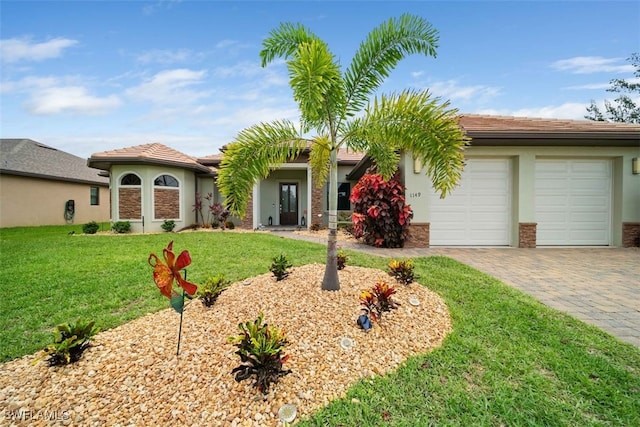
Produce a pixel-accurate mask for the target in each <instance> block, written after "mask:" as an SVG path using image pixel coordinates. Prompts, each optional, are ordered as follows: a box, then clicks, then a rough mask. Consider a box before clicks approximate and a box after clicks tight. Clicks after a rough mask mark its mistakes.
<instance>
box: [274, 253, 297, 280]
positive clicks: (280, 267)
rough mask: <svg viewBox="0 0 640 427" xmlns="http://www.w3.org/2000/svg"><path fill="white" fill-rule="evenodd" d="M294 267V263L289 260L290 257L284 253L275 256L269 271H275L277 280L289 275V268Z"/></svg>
mask: <svg viewBox="0 0 640 427" xmlns="http://www.w3.org/2000/svg"><path fill="white" fill-rule="evenodd" d="M291 267H293V264H291V262H289V259H288V258H287V257H286V255H284V254H280V255H278V256H275V257H273V260H272V262H271V267H269V271H270V272H272V273H273V275H274V276H275V278H276V281H278V282H279V281H280V280H283V279H285V278H286V277H287V276H288V275H289V268H291Z"/></svg>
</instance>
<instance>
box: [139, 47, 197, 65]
mask: <svg viewBox="0 0 640 427" xmlns="http://www.w3.org/2000/svg"><path fill="white" fill-rule="evenodd" d="M201 57H202V55H200V54H196V53H194V52H192V51H190V50H189V49H177V50H169V49H154V50H151V51H149V52H145V53H142V54H140V55H138V56H137V57H136V60H137V61H138V62H141V63H143V64H149V63H157V64H165V65H166V64H174V63H180V62H188V61H194V60H199V59H200V58H201Z"/></svg>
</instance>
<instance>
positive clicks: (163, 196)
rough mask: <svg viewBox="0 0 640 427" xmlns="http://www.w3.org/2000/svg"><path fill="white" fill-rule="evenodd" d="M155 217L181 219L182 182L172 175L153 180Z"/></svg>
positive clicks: (160, 176)
mask: <svg viewBox="0 0 640 427" xmlns="http://www.w3.org/2000/svg"><path fill="white" fill-rule="evenodd" d="M153 217H154V219H180V183H179V182H178V180H177V179H176V178H174V177H173V176H171V175H166V174H165V175H158V177H156V179H154V180H153Z"/></svg>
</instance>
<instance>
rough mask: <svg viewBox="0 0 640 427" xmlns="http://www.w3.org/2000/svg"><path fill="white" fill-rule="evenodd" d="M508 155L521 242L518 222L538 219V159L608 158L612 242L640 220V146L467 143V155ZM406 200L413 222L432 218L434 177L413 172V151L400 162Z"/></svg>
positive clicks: (515, 241) (515, 231)
mask: <svg viewBox="0 0 640 427" xmlns="http://www.w3.org/2000/svg"><path fill="white" fill-rule="evenodd" d="M483 157H485V158H507V159H510V160H511V166H512V167H511V171H512V183H513V185H512V199H511V200H512V213H511V214H512V221H511V224H512V232H511V236H512V239H511V240H512V242H511V246H515V247H517V246H518V245H519V231H520V230H519V224H520V223H535V222H536V217H535V202H534V197H535V164H536V160H537V159H589V158H591V159H608V160H611V164H612V167H613V174H612V181H613V184H612V187H613V188H612V190H611V195H612V201H611V214H612V218H611V244H612V245H613V246H621V245H622V243H623V236H622V229H623V224H624V223H634V222H640V175H633V174H632V171H631V167H632V166H631V163H632V159H633V158H634V157H640V147H533V146H531V147H474V146H471V147H468V148H467V149H466V150H465V158H483ZM401 163H402V164H403V165H406V167H405V168H404V171H403V179H404V184H405V186H406V188H407V189H406V196H407V202H408V203H409V204H411V206H412V208H413V211H414V217H413V219H412V223H414V222H415V223H426V222H428V219H429V193H430V191H431V190H430V186H431V181H430V179H429V178H428V177H426V175H425V169H424V168H423V169H422V171H421V172H420V173H419V174H416V173H414V170H413V167H412V166H413V159H412V157H411V154H410V153H404V154H403V159H402V162H401Z"/></svg>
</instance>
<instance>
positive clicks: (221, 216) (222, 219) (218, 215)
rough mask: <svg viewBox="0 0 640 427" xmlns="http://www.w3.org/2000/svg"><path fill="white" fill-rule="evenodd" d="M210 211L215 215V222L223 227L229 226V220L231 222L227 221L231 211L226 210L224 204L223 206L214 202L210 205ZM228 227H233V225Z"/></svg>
mask: <svg viewBox="0 0 640 427" xmlns="http://www.w3.org/2000/svg"><path fill="white" fill-rule="evenodd" d="M209 212H211V214H212V215H213V221H212V223H214V222H215V223H217V224H218V225H220V226H222V227H223V228H224V227H227V222H230V221H227V218H229V211H228V210H226V209H225V208H224V206H222V205H221V204H220V203H214V204H212V205H211V206H209ZM232 224H233V223H232ZM227 228H233V226H231V227H227Z"/></svg>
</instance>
